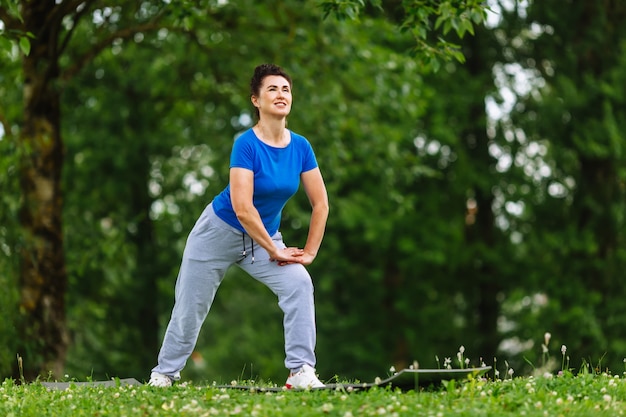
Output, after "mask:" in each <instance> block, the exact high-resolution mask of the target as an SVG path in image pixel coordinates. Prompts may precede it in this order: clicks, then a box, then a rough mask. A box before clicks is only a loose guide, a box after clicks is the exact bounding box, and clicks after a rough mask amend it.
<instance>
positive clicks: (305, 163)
mask: <svg viewBox="0 0 626 417" xmlns="http://www.w3.org/2000/svg"><path fill="white" fill-rule="evenodd" d="M317 166H318V165H317V159H316V158H315V152H314V151H313V147H312V146H311V144H310V143H309V141H308V140H306V139H304V146H303V158H302V172H307V171H310V170H312V169H315V168H317Z"/></svg>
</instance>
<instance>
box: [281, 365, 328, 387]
mask: <svg viewBox="0 0 626 417" xmlns="http://www.w3.org/2000/svg"><path fill="white" fill-rule="evenodd" d="M324 386H325V385H324V384H322V382H321V381H320V380H319V379H317V375H315V369H314V368H312V367H310V366H309V365H303V366H302V369H301V370H300V371H299V372H296V373H295V374H292V375H289V378H287V382H285V388H287V389H292V388H299V389H310V388H324Z"/></svg>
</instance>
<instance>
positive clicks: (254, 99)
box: [250, 96, 259, 107]
mask: <svg viewBox="0 0 626 417" xmlns="http://www.w3.org/2000/svg"><path fill="white" fill-rule="evenodd" d="M250 101H251V102H252V105H253V106H254V107H259V101H258V100H257V98H256V96H250Z"/></svg>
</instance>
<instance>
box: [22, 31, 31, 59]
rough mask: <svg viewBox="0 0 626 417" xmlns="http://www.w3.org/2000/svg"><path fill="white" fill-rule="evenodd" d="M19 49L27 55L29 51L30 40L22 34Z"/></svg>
mask: <svg viewBox="0 0 626 417" xmlns="http://www.w3.org/2000/svg"><path fill="white" fill-rule="evenodd" d="M20 49H21V50H22V53H23V54H24V55H28V54H29V53H30V41H29V40H28V38H27V37H26V36H22V37H21V38H20Z"/></svg>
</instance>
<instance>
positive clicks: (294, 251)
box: [270, 247, 304, 266]
mask: <svg viewBox="0 0 626 417" xmlns="http://www.w3.org/2000/svg"><path fill="white" fill-rule="evenodd" d="M303 254H304V250H303V249H300V248H296V247H289V248H284V249H276V252H274V254H273V255H270V261H272V262H274V261H275V262H278V266H285V265H289V264H299V263H302V261H303V258H302V255H303Z"/></svg>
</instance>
